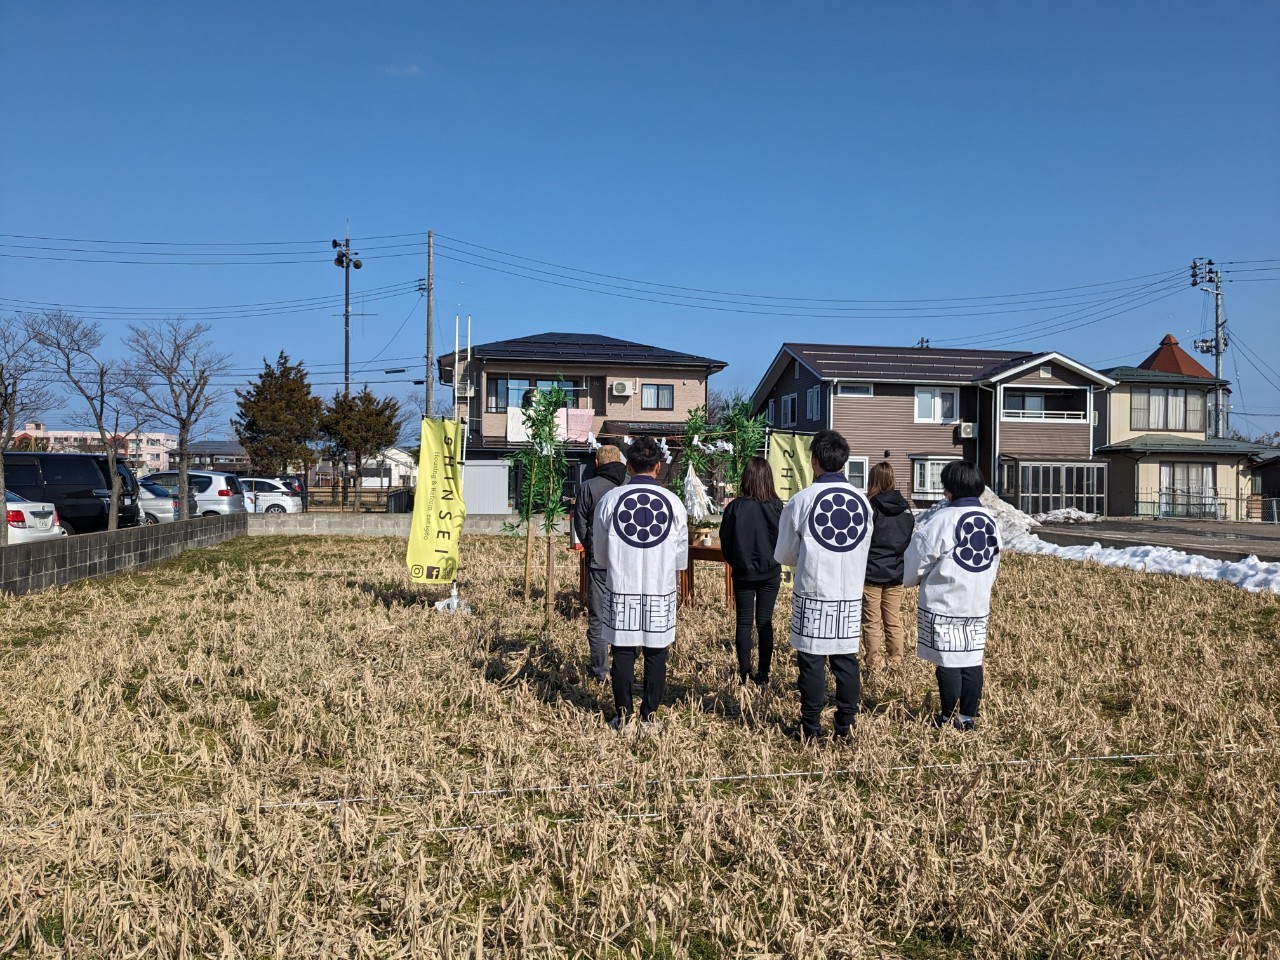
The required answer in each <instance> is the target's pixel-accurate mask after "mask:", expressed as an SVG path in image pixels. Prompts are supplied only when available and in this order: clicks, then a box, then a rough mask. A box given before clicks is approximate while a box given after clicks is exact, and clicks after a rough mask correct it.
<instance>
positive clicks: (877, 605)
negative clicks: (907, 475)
mask: <svg viewBox="0 0 1280 960" xmlns="http://www.w3.org/2000/svg"><path fill="white" fill-rule="evenodd" d="M867 497H868V498H870V500H871V509H872V511H874V513H875V523H874V526H873V527H872V530H871V552H870V553H868V554H867V579H866V582H865V583H864V584H863V587H862V647H863V650H865V651H866V654H865V656H864V658H863V664H864V665H865V667H866V670H867V673H868V674H871V673H875V672H876V671H877V670H879V669H880V668H881V667H883V666H885V665H886V654H887V655H888V657H887V660H888V662H889V663H893V662H901V661H902V656H903V650H902V646H903V642H904V640H905V639H906V632H905V631H904V630H903V628H902V598H903V595H904V594H905V592H906V591H905V589H904V588H903V586H902V555H903V554H904V553H906V552H907V546H908V544H910V543H911V531H912V530H914V529H915V525H916V519H915V517H914V516H912V514H911V507H910V506H909V505H908V503H907V501H906V500H904V499H903V498H902V494H900V493H898V490H897V484H896V481H895V479H894V476H893V467H891V466H890V465H889V463H888V461H881V462H880V463H877V464H876V465H875V466H874V467H872V468H871V472H870V474H869V475H868V477H867ZM886 648H887V649H886Z"/></svg>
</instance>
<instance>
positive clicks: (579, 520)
mask: <svg viewBox="0 0 1280 960" xmlns="http://www.w3.org/2000/svg"><path fill="white" fill-rule="evenodd" d="M626 479H627V465H626V464H625V463H623V462H622V451H621V450H619V449H618V448H617V447H615V446H614V445H613V444H610V443H606V444H605V445H604V446H602V447H601V448H600V449H599V450H597V451H596V471H595V475H594V476H593V477H592V478H591V479H590V480H585V481H583V482H582V483H581V484H580V485H579V486H578V498H577V501H576V502H575V503H574V506H573V531H574V533H576V534H577V536H578V542H579V543H581V544H582V549H583V550H584V551H586V557H587V579H588V584H587V648H588V649H589V650H590V652H591V676H592V677H593V678H594V679H596V680H599V681H601V682H604V681H606V680H608V679H609V644H608V643H606V642H605V640H604V637H603V636H602V634H601V631H600V615H601V612H602V611H603V609H604V603H605V568H604V566H603V565H602V564H601V563H600V562H599V561H598V560H597V559H596V556H595V553H594V552H593V531H592V529H591V528H592V523H593V521H594V520H595V516H596V504H598V503H599V502H600V498H601V497H603V496H604V495H605V494H606V493H608V492H609V491H610V490H612V489H613V488H614V487H617V486H620V485H621V484H623V483H625V482H626Z"/></svg>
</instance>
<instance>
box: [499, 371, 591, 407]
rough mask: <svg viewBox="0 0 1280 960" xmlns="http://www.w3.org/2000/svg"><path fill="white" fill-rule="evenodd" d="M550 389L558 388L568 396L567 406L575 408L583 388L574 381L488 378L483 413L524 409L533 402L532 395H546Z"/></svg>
mask: <svg viewBox="0 0 1280 960" xmlns="http://www.w3.org/2000/svg"><path fill="white" fill-rule="evenodd" d="M552 387H560V388H561V389H562V390H564V392H565V393H567V394H568V395H569V405H570V406H576V405H577V399H576V397H577V396H578V394H579V393H582V392H583V391H584V389H585V388H584V387H583V386H582V385H580V384H579V382H578V381H575V380H560V379H558V378H556V377H489V378H488V379H487V380H486V381H485V390H484V393H485V397H484V412H485V413H506V412H507V409H508V408H509V407H524V406H528V405H529V404H530V403H532V402H533V395H534V393H535V392H537V393H546V392H547V391H549V390H551V388H552Z"/></svg>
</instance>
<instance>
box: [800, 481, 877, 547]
mask: <svg viewBox="0 0 1280 960" xmlns="http://www.w3.org/2000/svg"><path fill="white" fill-rule="evenodd" d="M809 532H810V533H811V534H813V538H814V539H815V540H817V541H818V543H820V544H821V545H822V546H824V547H826V548H827V549H828V550H834V551H836V552H837V553H844V552H845V551H847V550H852V549H853V548H854V547H856V546H857V545H858V544H859V543H861V542H862V538H863V537H865V536H866V535H867V508H866V507H865V506H863V503H862V499H861V498H860V497H858V496H857V494H854V493H852V492H849V490H848V489H847V488H846V489H845V490H839V489H837V490H830V491H828V492H826V493H824V494H822V495H821V496H820V497H818V501H817V503H815V504H814V505H813V510H812V511H811V512H810V514H809Z"/></svg>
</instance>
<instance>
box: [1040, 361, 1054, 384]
mask: <svg viewBox="0 0 1280 960" xmlns="http://www.w3.org/2000/svg"><path fill="white" fill-rule="evenodd" d="M1040 376H1042V377H1044V379H1046V380H1048V379H1049V378H1050V377H1052V376H1053V364H1050V363H1042V364H1040Z"/></svg>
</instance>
